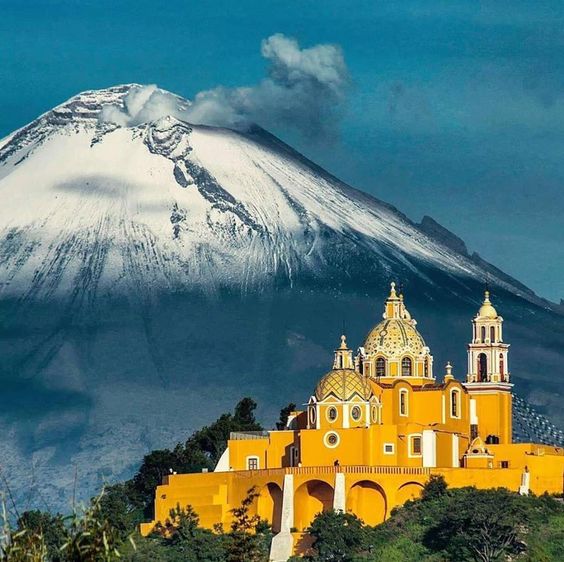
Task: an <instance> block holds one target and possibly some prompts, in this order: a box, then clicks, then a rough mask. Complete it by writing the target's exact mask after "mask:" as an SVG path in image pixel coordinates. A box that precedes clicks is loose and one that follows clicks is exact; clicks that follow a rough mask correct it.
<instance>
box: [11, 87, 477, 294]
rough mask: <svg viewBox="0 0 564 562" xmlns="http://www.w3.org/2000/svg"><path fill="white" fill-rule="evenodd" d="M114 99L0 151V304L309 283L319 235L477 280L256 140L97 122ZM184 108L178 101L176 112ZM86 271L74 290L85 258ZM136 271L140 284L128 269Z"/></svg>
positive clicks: (468, 269) (94, 101) (38, 126)
mask: <svg viewBox="0 0 564 562" xmlns="http://www.w3.org/2000/svg"><path fill="white" fill-rule="evenodd" d="M128 90H129V88H128V87H126V86H120V87H117V88H110V89H108V90H102V91H98V92H86V93H84V94H80V95H78V96H76V97H75V98H72V99H71V100H70V101H69V102H67V103H65V104H62V105H61V106H59V107H57V108H56V109H54V110H53V111H52V112H49V113H47V114H45V115H43V116H42V117H41V118H39V119H38V120H37V121H35V122H34V123H32V124H31V125H29V126H28V127H26V128H24V129H22V130H20V131H18V132H17V133H15V134H14V135H12V136H11V137H9V138H8V139H6V140H5V141H4V142H3V145H2V147H1V148H0V163H1V165H0V174H1V177H2V179H1V181H0V198H1V200H2V206H1V208H0V224H1V225H2V226H1V230H0V240H3V241H4V244H3V246H2V256H3V259H4V260H5V263H4V264H3V271H2V278H1V279H2V283H3V284H2V289H1V290H2V292H3V293H4V294H8V295H11V294H14V292H16V293H19V292H20V291H21V287H26V288H27V290H28V296H33V295H35V296H38V295H41V296H43V297H45V296H57V295H64V294H67V293H68V291H69V289H70V287H71V286H72V285H73V284H74V283H77V282H78V283H79V284H83V285H84V286H83V289H85V290H86V289H87V290H89V291H90V290H108V289H109V287H111V288H112V291H115V290H116V285H117V286H118V287H119V288H120V289H121V290H123V291H127V288H128V286H129V284H130V282H131V281H132V280H131V279H130V276H132V277H133V278H134V280H135V281H137V282H142V281H145V280H146V278H147V276H149V278H150V279H151V280H152V282H153V283H157V284H159V285H164V286H175V285H183V284H186V283H190V284H194V283H196V284H199V285H201V286H202V287H206V288H207V289H208V290H209V288H210V287H216V286H222V285H238V286H242V287H247V286H249V285H251V286H252V285H259V286H260V285H261V284H263V283H264V282H265V279H268V276H271V275H278V274H282V275H283V276H285V277H286V278H287V280H288V282H289V283H290V284H291V283H292V277H293V275H297V274H299V273H305V272H307V273H308V274H312V275H316V274H319V273H321V274H323V272H319V267H320V266H321V265H322V264H323V262H324V252H326V251H327V250H328V249H329V250H332V249H333V248H332V247H331V246H332V245H330V246H329V248H328V247H327V245H326V244H325V243H324V239H323V236H322V235H323V233H324V232H327V231H331V232H334V233H337V234H341V235H343V236H345V237H347V238H351V237H352V238H354V237H356V236H358V237H360V238H362V239H363V240H364V243H365V244H367V245H368V246H370V250H371V251H372V252H373V253H374V254H375V255H377V256H379V259H381V260H382V262H383V265H384V266H385V264H386V263H387V262H389V261H390V260H392V261H396V260H397V261H401V262H402V263H403V264H404V265H405V266H407V267H409V268H411V269H413V270H417V269H418V268H417V261H425V262H428V263H431V264H433V265H435V266H437V267H441V268H445V269H447V270H449V271H451V272H453V273H454V274H460V275H469V276H473V277H479V278H483V272H482V271H481V270H480V268H479V267H477V266H476V265H475V264H473V263H472V262H471V261H470V260H469V259H467V258H466V257H465V256H462V255H461V254H457V253H456V252H453V251H452V250H450V249H449V248H448V247H446V246H443V245H442V244H440V243H437V242H435V241H433V240H432V239H430V238H428V237H427V236H426V235H424V234H423V233H422V232H421V231H420V230H418V229H417V228H416V226H415V225H413V224H412V223H411V222H410V221H408V220H407V219H406V218H405V217H404V216H402V215H401V214H400V213H398V212H397V211H395V210H394V209H393V208H391V207H389V206H387V205H385V204H381V203H379V202H378V201H377V200H375V199H373V198H370V197H368V196H366V195H364V194H361V193H360V192H357V191H356V190H354V189H352V188H349V187H348V186H346V185H344V184H342V183H341V182H339V181H338V180H336V179H335V178H333V177H331V176H330V175H329V174H326V173H320V171H319V169H318V168H317V167H315V166H313V165H311V164H310V163H308V162H307V161H306V160H305V159H303V158H301V157H300V156H299V155H298V154H296V153H294V152H293V151H292V150H291V149H289V148H288V147H286V146H285V145H283V144H282V143H280V142H279V141H278V142H276V140H275V139H273V138H272V137H270V136H269V135H268V134H267V133H265V132H263V131H261V130H259V129H256V130H255V131H254V132H251V133H248V134H242V133H237V132H234V131H231V130H226V129H218V128H209V127H204V126H192V125H189V124H186V123H183V122H181V121H178V120H176V119H175V118H174V117H164V118H162V119H160V120H158V121H156V122H151V123H146V124H142V125H139V126H136V127H131V128H125V127H118V126H116V125H113V124H110V123H102V122H100V121H99V120H98V115H99V112H100V110H101V108H102V106H103V105H105V104H119V103H123V99H124V96H125V95H126V94H127V92H128ZM186 103H188V102H186ZM85 254H91V256H92V258H93V259H95V261H96V268H94V270H93V271H89V273H88V277H85V275H84V271H83V264H84V255H85ZM138 259H144V260H145V261H146V266H147V267H146V268H145V267H144V268H143V273H141V272H140V271H139V270H136V269H135V267H134V265H133V264H132V260H138Z"/></svg>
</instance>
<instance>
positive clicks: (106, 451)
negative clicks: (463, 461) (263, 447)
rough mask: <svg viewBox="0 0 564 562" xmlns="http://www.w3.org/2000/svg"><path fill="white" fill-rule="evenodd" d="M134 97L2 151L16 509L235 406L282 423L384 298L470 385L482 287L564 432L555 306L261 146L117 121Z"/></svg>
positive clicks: (275, 146) (121, 471)
mask: <svg viewBox="0 0 564 562" xmlns="http://www.w3.org/2000/svg"><path fill="white" fill-rule="evenodd" d="M139 89H140V87H139V86H136V85H127V86H117V87H114V88H109V89H106V90H99V91H88V92H84V93H82V94H79V95H77V96H75V97H74V98H71V99H70V100H69V101H67V102H65V103H63V104H62V105H60V106H58V107H56V108H54V109H53V110H51V111H49V112H47V113H45V114H44V115H42V116H41V117H39V118H38V119H37V120H35V121H33V122H32V123H30V124H29V125H27V126H26V127H24V128H22V129H20V130H18V131H16V132H14V133H13V134H11V135H9V136H8V137H7V138H5V139H3V140H2V141H0V381H1V386H0V431H1V435H2V438H1V440H0V458H1V459H2V461H1V464H2V469H3V472H4V474H5V475H6V476H7V478H8V480H9V481H10V483H11V484H12V485H13V487H14V488H16V490H18V491H19V493H20V496H22V497H24V495H25V497H27V496H26V494H27V493H28V492H29V491H30V490H31V492H29V494H30V496H29V497H31V498H32V499H31V500H30V501H31V502H36V503H37V502H40V501H45V502H47V503H49V504H50V505H49V507H55V508H56V507H61V506H63V507H64V506H65V505H66V502H67V501H68V498H69V497H70V495H71V493H72V487H73V480H74V470H73V468H72V467H73V466H76V467H77V470H78V480H79V482H80V485H81V489H82V491H83V493H84V494H88V493H89V492H91V491H92V490H93V489H94V487H95V486H96V485H98V484H99V482H100V481H101V480H103V479H113V478H116V477H124V476H127V475H129V474H130V473H131V471H132V469H133V467H134V465H135V463H137V462H139V460H140V458H141V457H142V455H143V454H144V453H145V452H147V451H148V450H150V449H151V448H158V447H162V446H167V445H171V444H173V443H174V442H175V441H176V440H183V439H185V438H186V437H187V434H188V432H189V431H190V430H191V429H193V428H194V427H196V426H198V425H201V424H202V423H204V422H207V421H209V420H210V419H211V418H212V417H213V416H214V415H216V414H218V413H219V412H221V411H224V410H225V409H226V408H228V407H231V406H232V405H233V404H234V403H235V402H236V401H237V400H238V398H240V397H241V396H242V395H252V396H253V397H255V398H256V399H257V400H258V401H259V403H261V405H262V407H263V408H262V415H263V416H264V418H265V419H267V418H269V419H273V418H274V416H275V412H277V411H278V410H279V409H280V408H281V407H282V406H284V405H285V403H282V402H285V401H287V400H288V399H295V400H299V399H300V397H303V395H304V392H306V391H308V392H309V391H311V390H312V388H313V386H314V384H315V381H317V380H318V379H319V376H320V374H321V373H322V372H324V370H325V368H326V366H327V363H328V360H329V359H328V358H329V357H330V356H331V349H332V347H333V342H334V339H335V334H338V333H339V332H340V330H341V326H342V323H343V321H346V324H347V331H348V332H349V334H350V336H351V339H352V340H360V339H361V338H362V336H363V335H364V334H363V333H362V331H363V329H364V327H365V326H366V325H371V324H373V323H374V322H373V321H374V320H375V319H376V318H377V317H378V315H379V314H380V309H379V303H380V301H381V297H382V291H383V290H384V288H385V287H386V286H387V284H388V281H389V280H391V279H399V280H401V281H402V283H403V284H404V286H405V287H406V290H407V291H409V293H411V294H414V293H416V294H417V298H416V299H413V300H415V301H416V302H417V303H418V307H419V308H417V309H416V310H415V313H416V314H417V316H418V317H421V318H426V319H427V320H426V322H428V324H427V325H426V327H425V332H426V333H427V334H429V337H428V340H429V343H430V345H431V346H433V344H434V343H439V342H440V345H437V346H435V347H437V348H440V349H441V350H442V351H443V352H444V353H445V356H444V357H436V361H437V365H441V364H444V363H446V361H447V359H450V360H452V361H453V363H454V365H455V374H456V375H457V377H459V378H462V377H463V376H464V375H465V374H466V373H465V369H466V366H465V363H466V361H465V358H464V355H463V349H462V351H461V347H462V346H461V344H462V343H463V342H466V341H467V334H468V318H469V316H470V315H471V314H472V313H473V311H474V310H475V308H476V306H477V305H478V304H479V301H480V297H481V295H482V287H483V284H484V281H486V280H487V281H488V283H489V284H490V287H491V289H492V291H493V292H494V293H495V295H496V302H498V303H499V304H500V308H503V310H504V313H505V314H504V315H505V316H506V317H507V318H508V319H510V320H511V322H510V325H511V333H510V334H508V339H509V340H511V342H512V344H513V347H512V358H513V364H512V365H511V370H512V373H513V380H514V382H515V383H516V385H518V388H519V391H520V393H521V395H522V398H528V400H529V402H532V403H533V404H534V405H536V406H537V407H538V408H540V409H541V410H543V411H545V412H546V413H548V414H550V415H551V416H552V417H553V419H554V420H555V421H557V422H559V423H562V422H563V421H564V418H563V414H562V411H561V408H560V402H561V399H562V394H563V384H562V378H561V377H562V372H563V370H564V367H563V366H564V315H563V314H562V309H561V307H559V306H557V305H555V304H552V303H550V302H548V301H546V300H544V299H542V298H540V297H538V296H536V295H535V294H534V293H533V292H532V291H531V290H529V289H528V288H526V287H525V286H523V285H522V284H521V283H519V282H518V281H516V280H514V279H512V278H511V277H510V276H508V275H506V274H504V273H503V272H501V271H499V270H498V269H497V268H495V267H494V266H492V265H490V264H488V263H487V262H485V261H484V260H482V259H481V258H480V257H479V256H478V255H476V254H474V255H470V254H469V253H468V251H467V250H466V246H465V244H464V242H462V241H461V240H460V239H458V238H457V237H456V236H455V235H453V234H451V233H450V232H448V231H447V230H446V229H444V228H443V227H441V226H440V225H438V224H437V223H436V222H435V221H433V220H432V219H430V218H425V219H424V220H423V221H422V223H421V224H416V223H414V222H412V221H410V220H409V219H408V218H407V217H406V216H404V215H403V214H402V213H400V212H399V211H398V210H396V209H395V208H393V207H391V206H390V205H388V204H386V203H383V202H381V201H378V200H377V199H375V198H373V197H371V196H369V195H367V194H364V193H362V192H360V191H357V190H355V189H353V188H351V187H349V186H347V185H346V184H344V183H343V182H341V181H339V180H338V179H336V178H335V177H333V176H332V175H330V174H329V173H327V172H325V171H324V170H323V169H321V168H319V167H318V166H316V165H315V164H313V163H312V162H310V161H308V160H307V159H306V158H304V157H303V156H301V155H300V154H298V153H297V152H295V151H294V150H292V149H291V148H290V147H289V146H287V145H285V144H284V143H283V142H281V141H280V140H278V139H277V138H275V137H274V136H272V135H271V134H269V133H268V132H266V131H265V130H263V129H261V128H259V127H251V128H250V129H248V130H246V131H244V132H238V131H234V130H230V129H223V128H215V127H208V126H203V125H193V124H189V123H186V122H184V121H182V120H180V119H179V118H178V116H176V117H175V116H174V115H176V114H175V113H174V112H173V114H171V115H164V116H158V118H156V119H153V120H150V121H146V122H140V123H136V124H121V125H120V124H119V123H116V122H113V121H112V120H111V119H108V115H110V116H111V115H112V114H115V111H116V110H117V111H119V110H120V109H123V108H126V107H127V104H128V103H131V100H132V95H133V94H135V93H136V92H138V91H139ZM161 93H163V92H161ZM164 94H166V95H167V96H168V99H172V100H175V103H177V104H179V106H182V105H183V104H184V105H189V104H190V102H189V101H187V100H183V99H181V98H178V97H177V96H173V95H172V94H168V93H164ZM108 108H109V109H108ZM527 407H528V406H527ZM38 489H40V490H41V491H42V493H41V498H42V499H40V497H39V495H37V494H34V492H33V491H34V490H38Z"/></svg>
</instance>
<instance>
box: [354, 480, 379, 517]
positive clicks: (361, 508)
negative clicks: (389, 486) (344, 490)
mask: <svg viewBox="0 0 564 562" xmlns="http://www.w3.org/2000/svg"><path fill="white" fill-rule="evenodd" d="M346 508H347V511H350V512H352V513H354V514H355V515H356V516H357V517H360V519H362V520H363V521H364V522H365V523H366V524H367V525H378V524H379V523H382V522H383V521H384V519H385V518H386V494H385V493H384V490H382V488H381V487H380V486H379V485H378V484H376V483H375V482H371V481H370V480H361V481H360V482H357V483H356V484H353V486H352V487H351V489H350V490H349V493H348V496H347V504H346Z"/></svg>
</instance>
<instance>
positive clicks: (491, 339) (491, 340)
mask: <svg viewBox="0 0 564 562" xmlns="http://www.w3.org/2000/svg"><path fill="white" fill-rule="evenodd" d="M490 342H491V343H495V327H494V326H492V327H491V328H490Z"/></svg>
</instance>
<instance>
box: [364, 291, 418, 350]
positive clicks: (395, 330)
mask: <svg viewBox="0 0 564 562" xmlns="http://www.w3.org/2000/svg"><path fill="white" fill-rule="evenodd" d="M415 325H416V322H415V320H413V319H412V318H411V314H409V311H408V310H407V308H406V306H405V303H404V302H403V295H402V294H400V295H398V294H397V293H396V284H395V283H391V290H390V296H389V297H388V298H387V299H386V303H385V305H384V320H383V321H382V322H380V323H379V324H378V325H377V326H376V327H375V328H372V330H371V331H370V333H369V334H368V336H367V337H366V340H365V341H364V352H365V353H366V354H368V355H373V354H376V353H382V354H383V355H385V356H387V357H398V356H401V355H404V354H406V353H410V354H412V355H415V356H417V355H420V354H422V353H428V348H427V346H426V345H425V341H424V340H423V338H422V337H421V334H420V333H419V332H418V331H417V329H416V328H415Z"/></svg>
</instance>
